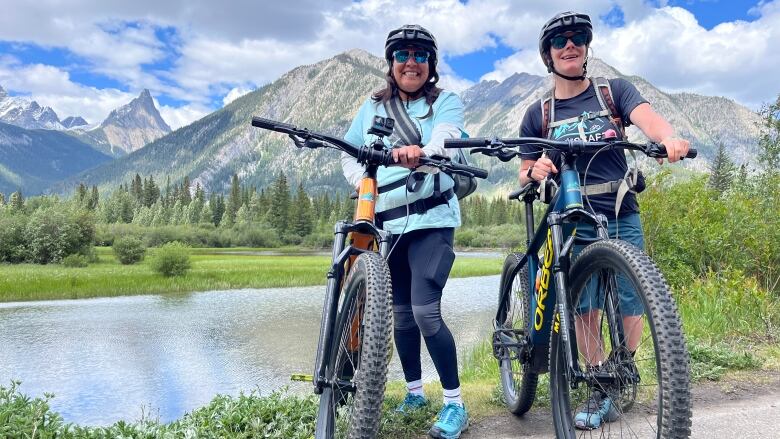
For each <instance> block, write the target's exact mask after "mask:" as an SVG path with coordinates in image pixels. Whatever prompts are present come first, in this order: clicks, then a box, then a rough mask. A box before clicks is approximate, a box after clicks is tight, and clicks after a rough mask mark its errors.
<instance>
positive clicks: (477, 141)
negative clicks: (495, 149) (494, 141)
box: [444, 137, 489, 149]
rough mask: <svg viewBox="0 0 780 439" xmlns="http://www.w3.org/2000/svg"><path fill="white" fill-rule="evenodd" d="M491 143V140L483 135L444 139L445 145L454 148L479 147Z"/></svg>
mask: <svg viewBox="0 0 780 439" xmlns="http://www.w3.org/2000/svg"><path fill="white" fill-rule="evenodd" d="M487 144H489V140H487V139H485V138H482V137H475V138H473V139H444V147H445V148H447V149H452V148H479V147H482V146H485V145H487Z"/></svg>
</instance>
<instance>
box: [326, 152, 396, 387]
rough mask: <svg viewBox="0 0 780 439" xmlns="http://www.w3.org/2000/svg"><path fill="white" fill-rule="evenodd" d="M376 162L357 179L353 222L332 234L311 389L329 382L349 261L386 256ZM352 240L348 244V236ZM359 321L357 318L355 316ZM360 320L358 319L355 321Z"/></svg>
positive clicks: (386, 235)
mask: <svg viewBox="0 0 780 439" xmlns="http://www.w3.org/2000/svg"><path fill="white" fill-rule="evenodd" d="M377 169H378V166H376V165H369V166H367V168H366V172H365V173H364V174H363V178H362V179H361V181H360V189H359V191H358V198H357V200H358V201H357V207H356V209H355V216H354V221H353V222H347V221H338V222H337V223H336V225H335V230H334V236H333V252H332V256H331V266H330V270H329V271H328V274H327V277H328V283H327V287H326V291H325V303H324V305H323V307H322V321H321V323H320V336H319V341H318V343H317V356H316V360H315V362H314V375H313V379H312V382H313V384H314V393H316V394H318V395H319V394H321V393H322V390H323V388H324V387H325V386H329V385H331V384H333V383H330V382H328V378H327V376H328V372H330V371H328V370H327V365H328V364H330V359H331V358H330V357H331V355H332V353H333V338H334V337H333V332H334V330H335V329H336V328H335V324H336V315H337V313H338V305H339V299H340V298H341V286H342V281H343V280H344V278H345V275H346V273H348V272H349V269H350V268H351V262H352V261H353V260H354V258H355V257H357V255H359V254H361V253H364V252H368V251H378V252H379V254H381V255H382V257H383V258H386V257H387V253H388V251H389V244H390V240H391V237H392V235H391V234H390V233H389V232H386V231H384V230H382V229H379V228H378V227H377V226H376V224H374V214H375V211H374V207H375V202H376V197H377V180H376V173H377ZM348 237H350V238H351V243H350V244H349V245H347V243H346V241H347V238H348ZM358 322H359V319H358ZM358 324H359V323H358Z"/></svg>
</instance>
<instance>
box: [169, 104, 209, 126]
mask: <svg viewBox="0 0 780 439" xmlns="http://www.w3.org/2000/svg"><path fill="white" fill-rule="evenodd" d="M159 109H160V116H162V118H163V120H164V121H165V123H167V124H168V126H170V127H171V129H172V130H176V129H178V128H181V127H183V126H187V125H189V124H191V123H192V122H195V121H196V120H198V119H200V118H202V117H204V116H206V115H208V114H209V113H211V112H212V110H211V109H209V108H208V107H205V106H202V105H198V104H195V105H183V106H181V107H171V106H168V105H160V106H159Z"/></svg>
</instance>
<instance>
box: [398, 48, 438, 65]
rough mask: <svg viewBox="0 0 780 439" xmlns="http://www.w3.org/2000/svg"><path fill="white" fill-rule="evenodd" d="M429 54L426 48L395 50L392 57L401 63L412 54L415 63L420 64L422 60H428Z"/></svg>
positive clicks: (407, 59)
mask: <svg viewBox="0 0 780 439" xmlns="http://www.w3.org/2000/svg"><path fill="white" fill-rule="evenodd" d="M430 55H431V54H430V53H428V51H426V50H414V51H411V50H396V51H395V52H393V58H394V59H395V61H396V62H397V63H399V64H403V63H405V62H406V61H409V57H410V56H414V62H416V63H417V64H422V63H424V62H428V57H429V56H430Z"/></svg>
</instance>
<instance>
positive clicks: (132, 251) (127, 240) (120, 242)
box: [113, 236, 146, 265]
mask: <svg viewBox="0 0 780 439" xmlns="http://www.w3.org/2000/svg"><path fill="white" fill-rule="evenodd" d="M113 249H114V256H115V257H116V259H117V260H118V261H119V262H120V263H122V264H123V265H131V264H135V263H136V262H140V261H141V260H143V258H144V254H145V253H146V249H145V248H144V245H143V243H142V242H141V240H140V239H138V238H136V237H134V236H126V237H123V238H118V239H116V240H114V246H113Z"/></svg>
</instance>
